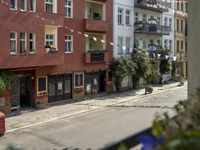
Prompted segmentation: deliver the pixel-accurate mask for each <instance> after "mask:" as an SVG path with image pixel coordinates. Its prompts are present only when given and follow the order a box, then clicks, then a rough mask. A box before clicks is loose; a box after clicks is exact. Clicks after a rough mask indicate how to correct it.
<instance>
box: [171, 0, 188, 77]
mask: <svg viewBox="0 0 200 150" xmlns="http://www.w3.org/2000/svg"><path fill="white" fill-rule="evenodd" d="M174 12H175V13H174V14H175V23H174V25H175V27H174V28H175V34H174V35H175V42H174V43H175V54H174V55H175V56H176V58H177V59H176V60H177V69H176V74H177V75H180V74H181V75H182V76H183V77H187V72H188V67H187V61H188V60H187V47H188V44H187V17H188V15H187V0H179V1H176V3H175V10H174Z"/></svg>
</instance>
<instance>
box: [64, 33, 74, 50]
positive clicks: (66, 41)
mask: <svg viewBox="0 0 200 150" xmlns="http://www.w3.org/2000/svg"><path fill="white" fill-rule="evenodd" d="M66 37H70V39H66ZM66 43H67V44H68V43H70V44H71V51H68V49H67V51H66V47H65V53H73V35H66V36H65V46H66ZM67 48H68V46H67Z"/></svg>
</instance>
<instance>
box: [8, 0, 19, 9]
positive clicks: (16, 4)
mask: <svg viewBox="0 0 200 150" xmlns="http://www.w3.org/2000/svg"><path fill="white" fill-rule="evenodd" d="M11 1H12V0H10V10H17V8H18V7H17V4H18V3H17V0H14V1H15V8H13V7H11V6H12V3H11Z"/></svg>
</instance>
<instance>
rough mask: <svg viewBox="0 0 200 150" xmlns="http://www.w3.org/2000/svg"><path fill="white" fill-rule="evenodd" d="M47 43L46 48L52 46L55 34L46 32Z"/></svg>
mask: <svg viewBox="0 0 200 150" xmlns="http://www.w3.org/2000/svg"><path fill="white" fill-rule="evenodd" d="M45 43H46V45H45V46H46V48H50V47H51V46H52V45H54V43H55V36H54V35H53V34H46V39H45Z"/></svg>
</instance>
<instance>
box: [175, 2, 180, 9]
mask: <svg viewBox="0 0 200 150" xmlns="http://www.w3.org/2000/svg"><path fill="white" fill-rule="evenodd" d="M176 4H177V5H176V7H177V8H176V9H177V10H180V5H179V1H177V3H176Z"/></svg>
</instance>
